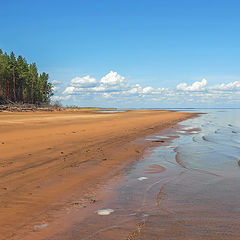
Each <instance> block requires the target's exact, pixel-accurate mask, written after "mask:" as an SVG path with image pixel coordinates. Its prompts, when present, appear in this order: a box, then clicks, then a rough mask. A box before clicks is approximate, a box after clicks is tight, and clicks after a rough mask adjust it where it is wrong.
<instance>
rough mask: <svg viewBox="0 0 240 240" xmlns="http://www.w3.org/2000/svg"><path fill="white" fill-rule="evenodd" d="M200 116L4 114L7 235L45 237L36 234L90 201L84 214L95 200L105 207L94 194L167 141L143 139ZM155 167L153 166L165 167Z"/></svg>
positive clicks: (1, 229)
mask: <svg viewBox="0 0 240 240" xmlns="http://www.w3.org/2000/svg"><path fill="white" fill-rule="evenodd" d="M195 116H197V114H194V113H181V112H171V111H159V110H134V111H127V112H120V113H93V112H84V111H80V112H54V113H40V112H39V113H37V112H36V113H0V152H1V155H0V201H1V205H0V215H1V217H0V233H1V234H0V239H36V240H37V239H43V235H41V233H40V234H39V233H38V234H37V235H34V238H32V237H31V234H33V233H34V232H35V231H38V230H39V229H41V228H44V227H46V226H47V223H45V222H51V221H52V222H54V219H55V218H56V217H57V216H59V215H61V214H66V211H67V209H69V208H70V209H72V208H74V207H76V206H79V205H80V206H81V207H82V206H83V208H84V210H83V211H82V212H83V215H84V214H86V215H87V214H88V211H87V209H88V208H87V206H88V205H89V204H92V205H95V206H96V207H94V208H96V209H97V207H98V204H99V203H98V201H97V200H96V199H94V198H92V195H91V194H90V193H92V192H96V191H97V189H98V188H99V186H101V185H102V184H104V183H105V182H107V181H109V180H111V179H116V181H117V176H120V175H122V174H124V173H125V172H126V171H127V169H128V168H129V167H130V166H131V165H132V163H133V162H134V161H137V160H139V159H140V158H141V157H142V156H143V153H144V152H145V150H146V149H147V148H148V147H153V146H157V145H159V144H162V143H163V141H142V142H141V141H135V140H136V139H140V138H144V137H146V136H148V135H151V134H154V133H157V132H159V131H160V130H162V129H164V128H169V127H171V126H173V125H174V124H176V123H177V122H180V121H183V120H185V119H188V118H191V117H195ZM153 168H154V170H153V169H148V170H147V171H150V172H151V171H160V172H162V171H164V170H165V169H164V167H161V166H158V167H156V166H153ZM99 194H100V195H101V193H99ZM109 194H110V193H109ZM83 196H84V197H83ZM105 198H106V201H108V200H107V199H109V195H108V196H107V194H106V193H104V194H103V196H102V197H101V199H102V201H103V199H105ZM76 199H83V200H81V201H82V202H81V203H79V202H76V201H75V200H76ZM67 222H68V221H67ZM67 222H66V224H67ZM61 227H62V226H56V225H55V226H54V225H53V227H52V228H51V230H50V231H51V232H56V230H58V229H59V228H60V229H61ZM48 233H49V234H50V232H48ZM48 233H45V236H44V237H45V238H46V237H47V234H48ZM63 239H71V238H69V237H68V238H64V237H63ZM74 239H77V238H74ZM80 239H81V238H80Z"/></svg>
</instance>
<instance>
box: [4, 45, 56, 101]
mask: <svg viewBox="0 0 240 240" xmlns="http://www.w3.org/2000/svg"><path fill="white" fill-rule="evenodd" d="M48 79H49V76H48V74H47V73H45V72H43V73H41V74H38V69H37V66H36V63H30V64H29V63H27V60H26V59H25V58H24V57H22V56H21V55H19V56H18V57H17V58H16V57H15V54H14V53H13V52H11V53H10V55H8V54H7V53H6V52H5V53H3V51H2V50H1V49H0V102H1V101H2V102H3V101H5V102H14V103H32V104H40V103H48V102H49V101H50V97H51V96H52V95H53V89H52V84H51V83H49V82H48Z"/></svg>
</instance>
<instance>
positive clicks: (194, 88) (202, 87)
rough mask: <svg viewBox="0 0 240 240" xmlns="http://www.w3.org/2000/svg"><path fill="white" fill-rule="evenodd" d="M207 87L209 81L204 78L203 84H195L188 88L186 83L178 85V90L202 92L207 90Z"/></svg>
mask: <svg viewBox="0 0 240 240" xmlns="http://www.w3.org/2000/svg"><path fill="white" fill-rule="evenodd" d="M206 85H207V80H206V79H205V78H203V79H202V81H201V82H198V81H197V82H194V83H193V84H192V85H190V86H188V85H187V84H186V83H180V84H178V85H177V89H178V90H182V91H202V90H205V87H206Z"/></svg>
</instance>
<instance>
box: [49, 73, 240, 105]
mask: <svg viewBox="0 0 240 240" xmlns="http://www.w3.org/2000/svg"><path fill="white" fill-rule="evenodd" d="M52 83H53V85H54V88H55V89H56V93H55V96H54V97H52V100H72V101H73V102H75V104H78V102H79V103H83V102H84V103H89V104H90V103H91V102H95V105H96V106H97V105H98V106H99V105H101V103H103V104H105V106H106V105H109V104H112V106H121V107H128V106H129V105H131V106H135V107H143V106H145V107H147V106H148V107H152V106H158V105H159V107H162V106H169V105H171V106H175V105H176V107H178V106H180V105H181V107H188V106H195V105H196V106H197V105H206V106H208V105H217V106H218V107H220V106H221V104H225V105H226V103H227V104H230V105H231V104H235V105H236V104H240V81H233V82H229V83H220V84H217V85H213V86H209V85H208V81H207V80H206V79H205V78H203V79H202V80H201V81H195V82H193V83H192V84H187V83H184V82H182V83H180V84H178V85H177V86H176V87H175V88H162V87H159V88H154V87H152V86H141V85H140V84H138V83H136V84H130V83H129V82H128V81H127V79H126V78H125V77H124V76H121V75H120V74H119V73H117V72H114V71H110V72H109V73H108V74H106V75H105V76H103V77H102V78H100V79H96V78H93V77H91V76H90V75H86V76H83V77H79V76H77V77H75V78H73V79H72V80H70V81H69V82H68V83H67V85H66V86H65V87H64V89H62V91H59V88H60V87H59V85H60V81H57V80H54V81H52ZM153 103H155V104H153ZM90 105H91V104H90Z"/></svg>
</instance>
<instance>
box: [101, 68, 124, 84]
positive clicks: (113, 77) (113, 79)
mask: <svg viewBox="0 0 240 240" xmlns="http://www.w3.org/2000/svg"><path fill="white" fill-rule="evenodd" d="M124 80H125V77H123V76H121V75H120V74H118V73H117V72H113V71H110V72H109V73H108V74H107V75H105V76H104V77H102V78H101V80H100V83H102V84H104V85H117V84H121V83H123V82H124Z"/></svg>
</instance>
